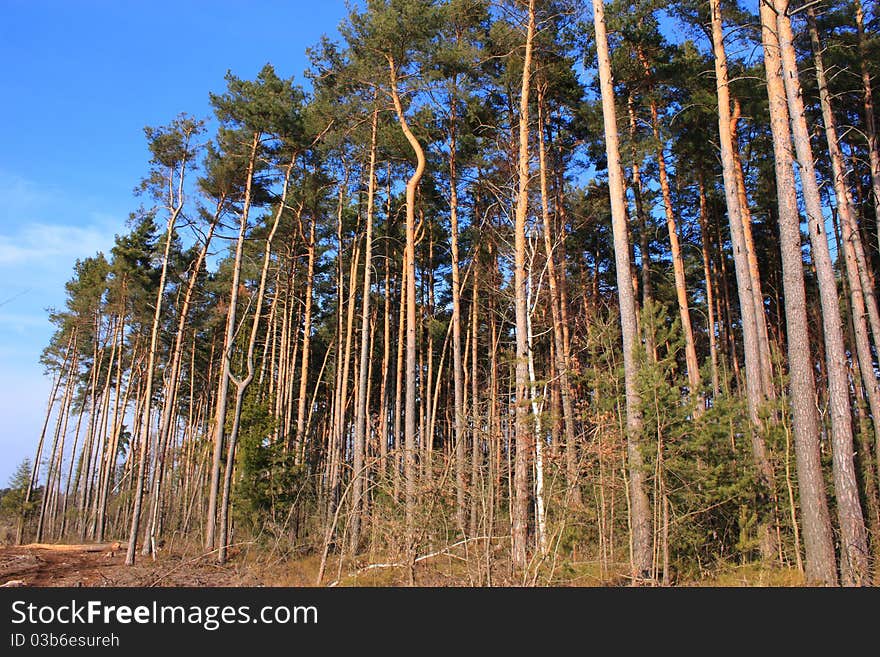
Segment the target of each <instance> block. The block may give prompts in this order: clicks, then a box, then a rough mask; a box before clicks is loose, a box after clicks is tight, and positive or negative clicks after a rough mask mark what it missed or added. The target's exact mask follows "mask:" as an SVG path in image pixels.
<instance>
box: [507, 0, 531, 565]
mask: <svg viewBox="0 0 880 657" xmlns="http://www.w3.org/2000/svg"><path fill="white" fill-rule="evenodd" d="M528 7H529V8H528V27H527V30H526V43H525V57H524V59H523V73H522V89H521V93H520V104H519V156H518V182H517V197H516V209H515V223H514V229H513V230H514V232H513V244H514V246H513V248H514V269H513V276H514V283H513V286H514V306H515V309H516V323H515V329H516V389H515V397H514V400H515V401H514V403H515V414H516V424H515V436H516V455H515V460H514V474H513V479H514V482H513V488H514V492H513V500H512V501H511V533H512V539H513V543H512V546H511V555H512V558H513V565H514V567H515V568H518V569H524V568H525V567H526V564H527V532H528V515H529V487H528V477H529V469H530V467H529V455H530V452H531V439H530V436H529V419H528V396H527V392H526V382H527V380H528V349H529V346H528V308H527V304H526V272H525V269H526V217H527V215H528V210H529V207H528V206H529V87H530V84H531V65H532V42H533V40H534V36H535V0H529V6H528Z"/></svg>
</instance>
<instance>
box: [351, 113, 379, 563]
mask: <svg viewBox="0 0 880 657" xmlns="http://www.w3.org/2000/svg"><path fill="white" fill-rule="evenodd" d="M378 125H379V110H378V108H376V109H374V110H373V120H372V130H371V133H370V134H371V136H370V164H369V171H368V173H367V218H366V235H365V237H364V288H363V290H364V291H363V301H362V306H361V351H360V364H359V366H358V396H357V411H356V413H355V421H354V460H353V466H354V471H353V472H352V477H353V478H354V481H353V487H352V493H351V494H352V497H351V514H352V515H351V526H350V534H349V539H350V544H351V551H352V553H355V554H356V553H357V550H358V546H359V542H360V533H361V511H362V509H361V507H362V499H363V495H364V488H365V485H364V484H365V479H366V477H365V474H364V455H365V451H366V433H367V401H368V398H367V374H368V362H369V360H370V353H371V350H370V287H371V282H370V275H371V274H372V270H373V205H374V203H375V195H376V130H377V128H378ZM352 282H353V281H352Z"/></svg>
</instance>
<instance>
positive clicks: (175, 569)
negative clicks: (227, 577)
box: [147, 541, 255, 588]
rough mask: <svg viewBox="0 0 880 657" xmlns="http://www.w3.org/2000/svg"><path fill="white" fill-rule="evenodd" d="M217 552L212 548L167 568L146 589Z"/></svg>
mask: <svg viewBox="0 0 880 657" xmlns="http://www.w3.org/2000/svg"><path fill="white" fill-rule="evenodd" d="M252 543H255V541H244V542H242V543H229V544H228V545H226V546H225V547H226V549H229V548H233V547H239V546H241V545H251V544H252ZM219 551H220V548H219V547H217V548H214V549H213V550H209V551H208V552H205V553H204V554H200V555H199V556H197V557H194V558H192V559H188V560H186V561H181V562H180V563H179V564H177V565H176V566H174V568H169V569H168V570H166V571H165V572H164V573H162V574H161V575H159V576H158V577H156V579H154V580H153V581H152V582H150V583H149V584H147V587H150V588H152V587H154V586H156V584H158V583H159V582H161V581H162V580H163V579H165V578H166V577H168V575H170V574H171V573H173V572H175V571H177V570H180V569H181V568H183V567H184V566H188V565H189V564H191V563H195V562H196V561H200V560H201V559H204V558H205V557H207V556H208V555H211V554H214V553H215V552H219Z"/></svg>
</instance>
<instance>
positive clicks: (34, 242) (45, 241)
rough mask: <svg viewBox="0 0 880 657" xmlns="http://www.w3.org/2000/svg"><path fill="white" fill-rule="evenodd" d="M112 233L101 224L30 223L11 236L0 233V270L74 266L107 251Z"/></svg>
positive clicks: (110, 243)
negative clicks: (59, 264) (62, 264)
mask: <svg viewBox="0 0 880 657" xmlns="http://www.w3.org/2000/svg"><path fill="white" fill-rule="evenodd" d="M113 234H114V233H113V232H112V231H109V234H108V227H107V226H106V225H104V226H98V225H85V226H71V225H65V224H47V223H39V222H34V223H27V224H24V225H21V226H20V227H19V228H18V230H16V231H15V232H13V233H11V234H9V233H7V234H0V268H2V269H6V268H11V267H15V266H18V265H40V264H45V263H46V262H57V261H58V260H59V259H63V260H65V261H68V262H69V263H70V264H71V265H72V264H73V262H74V261H75V260H76V258H82V257H84V256H87V255H92V254H94V253H95V252H97V251H100V250H106V249H108V248H109V247H110V246H111V245H112V243H113Z"/></svg>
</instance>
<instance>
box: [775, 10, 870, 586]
mask: <svg viewBox="0 0 880 657" xmlns="http://www.w3.org/2000/svg"><path fill="white" fill-rule="evenodd" d="M807 12H808V16H809V23H810V28H809V29H810V37H811V40H812V45H813V62H814V64H815V66H816V81H817V83H818V86H819V100H820V103H821V106H822V120H823V122H824V124H825V138H826V141H827V143H828V153H829V155H830V157H831V171H832V176H833V177H834V181H833V185H834V194H835V196H836V197H837V211H838V214H839V215H840V218H841V224H842V229H843V240H842V246H843V253H844V262H845V266H846V274H847V278H848V279H849V289H850V302H851V304H852V313H853V325H854V328H855V343H856V352H857V356H858V360H859V368H860V369H861V371H862V373H863V375H867V376H865V377H864V381H865V384H866V385H865V390H866V392H867V394H868V399H869V403H870V404H871V410H872V413H873V414H874V417H875V418H877V417H880V416H878V413H880V391H878V388H877V377H876V376H875V375H874V362H873V360H872V358H871V345H870V341H869V339H868V327H867V324H866V323H865V315H866V310H865V299H864V295H863V293H862V279H861V278H860V276H859V265H858V261H857V259H856V247H855V242H856V240H859V241H860V239H859V236H858V229H857V228H856V220H855V216H854V209H853V205H852V196H851V194H850V191H849V185H848V183H847V180H846V170H845V168H844V161H843V154H842V153H841V150H840V144H839V143H838V137H837V127H836V125H835V120H834V113H833V111H832V108H831V95H830V93H829V92H828V84H827V82H826V79H825V66H824V62H823V60H822V51H821V48H822V46H821V42H820V41H819V32H818V30H817V29H816V20H815V15H814V12H813V8H812V7H809V8H808V9H807ZM780 34H781V35H785V34H786V32H785V31H784V30H780ZM842 341H843V335H842V333H841V342H842ZM840 365H841V366H845V363H840ZM853 383H854V385H858V382H856V381H854V382H853ZM847 401H849V399H848V395H847ZM832 445H833V455H834V460H833V471H834V490H835V494H836V496H837V512H838V522H839V523H840V529H841V538H842V541H843V543H844V547H843V549H842V552H843V554H842V555H841V561H842V567H841V572H842V580H843V583H844V584H855V585H859V584H868V583H869V582H870V569H869V567H868V543H867V535H866V531H865V522H864V517H863V515H862V508H861V504H860V502H859V492H858V491H859V489H858V481H857V479H856V472H855V454H854V451H853V442H852V437H850V439H849V441H848V442H847V441H845V440H843V437H842V436H840V437H838V436H833V437H832Z"/></svg>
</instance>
